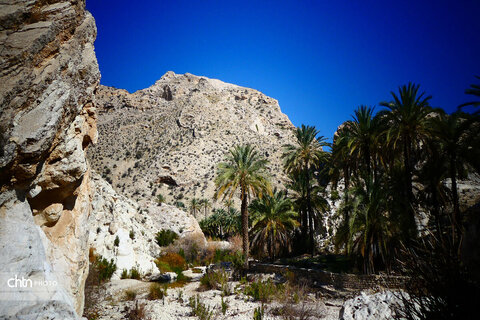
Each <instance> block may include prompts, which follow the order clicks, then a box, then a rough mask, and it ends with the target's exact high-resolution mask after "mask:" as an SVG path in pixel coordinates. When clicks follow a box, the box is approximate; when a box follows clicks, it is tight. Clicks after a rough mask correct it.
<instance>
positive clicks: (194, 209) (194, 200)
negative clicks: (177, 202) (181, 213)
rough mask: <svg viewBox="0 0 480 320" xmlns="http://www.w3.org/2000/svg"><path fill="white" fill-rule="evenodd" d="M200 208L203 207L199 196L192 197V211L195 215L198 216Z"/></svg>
mask: <svg viewBox="0 0 480 320" xmlns="http://www.w3.org/2000/svg"><path fill="white" fill-rule="evenodd" d="M200 209H201V203H200V200H198V199H197V198H192V200H190V213H191V214H193V216H194V217H195V218H196V217H197V211H198V210H200Z"/></svg>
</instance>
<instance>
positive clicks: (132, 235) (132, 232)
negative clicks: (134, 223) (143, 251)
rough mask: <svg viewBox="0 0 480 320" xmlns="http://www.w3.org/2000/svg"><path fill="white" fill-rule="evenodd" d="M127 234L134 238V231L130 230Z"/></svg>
mask: <svg viewBox="0 0 480 320" xmlns="http://www.w3.org/2000/svg"><path fill="white" fill-rule="evenodd" d="M129 236H130V239H132V240H134V239H135V232H134V231H133V230H130V233H129Z"/></svg>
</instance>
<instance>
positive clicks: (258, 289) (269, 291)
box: [244, 279, 282, 302]
mask: <svg viewBox="0 0 480 320" xmlns="http://www.w3.org/2000/svg"><path fill="white" fill-rule="evenodd" d="M281 289H282V287H281V286H280V285H279V286H276V285H275V284H274V283H273V282H272V280H270V279H268V280H267V281H254V282H252V283H250V284H249V285H247V286H245V288H244V294H245V295H247V296H251V297H252V298H253V300H254V301H261V302H269V301H270V300H271V299H272V298H273V296H274V295H276V294H277V293H279V292H280V291H281Z"/></svg>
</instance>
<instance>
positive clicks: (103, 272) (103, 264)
mask: <svg viewBox="0 0 480 320" xmlns="http://www.w3.org/2000/svg"><path fill="white" fill-rule="evenodd" d="M94 267H95V268H96V269H97V270H98V281H99V282H104V281H106V280H110V279H111V278H112V275H113V274H114V273H115V271H116V270H117V265H116V264H115V262H114V261H113V259H111V260H110V261H108V260H107V259H105V258H103V257H101V256H98V257H97V259H96V260H95V262H94Z"/></svg>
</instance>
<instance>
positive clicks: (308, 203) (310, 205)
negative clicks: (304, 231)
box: [306, 166, 315, 257]
mask: <svg viewBox="0 0 480 320" xmlns="http://www.w3.org/2000/svg"><path fill="white" fill-rule="evenodd" d="M306 173H307V175H306V178H307V179H306V180H307V181H306V182H307V211H308V212H307V214H308V222H309V223H308V224H309V225H308V227H309V231H310V232H309V233H310V246H311V250H312V257H313V255H314V254H315V244H314V243H313V212H312V201H311V194H310V170H309V168H308V166H307V172H306Z"/></svg>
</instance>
